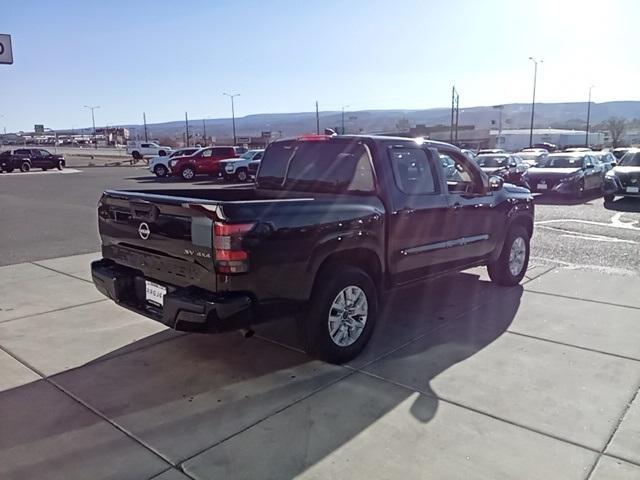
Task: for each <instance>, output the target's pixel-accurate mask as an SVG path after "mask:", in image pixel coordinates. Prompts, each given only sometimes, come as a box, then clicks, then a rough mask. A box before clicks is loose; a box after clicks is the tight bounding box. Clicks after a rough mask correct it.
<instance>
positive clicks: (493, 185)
mask: <svg viewBox="0 0 640 480" xmlns="http://www.w3.org/2000/svg"><path fill="white" fill-rule="evenodd" d="M503 185H504V179H503V178H502V177H498V176H497V175H492V176H491V177H489V190H491V191H492V192H494V191H496V190H500V189H501V188H502V186H503Z"/></svg>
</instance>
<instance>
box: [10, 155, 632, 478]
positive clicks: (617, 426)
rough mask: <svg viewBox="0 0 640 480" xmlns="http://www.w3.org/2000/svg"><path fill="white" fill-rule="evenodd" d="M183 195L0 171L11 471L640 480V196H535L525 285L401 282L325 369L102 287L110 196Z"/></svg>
mask: <svg viewBox="0 0 640 480" xmlns="http://www.w3.org/2000/svg"><path fill="white" fill-rule="evenodd" d="M176 185H179V187H180V188H184V187H185V185H189V186H190V187H193V188H197V187H199V186H200V187H203V186H207V187H212V186H214V187H215V185H216V182H215V181H212V180H210V179H207V178H202V179H201V180H198V181H196V182H194V183H193V184H185V183H183V182H179V183H176V182H174V181H170V180H163V181H158V180H156V179H155V177H153V176H151V175H150V174H149V172H148V171H146V170H144V169H143V168H139V167H114V168H78V169H75V170H69V169H68V170H65V171H63V172H57V171H56V172H47V173H46V174H39V173H38V172H31V173H28V174H11V175H6V174H3V175H0V204H2V205H3V208H2V209H0V225H2V229H0V243H1V244H2V245H3V246H4V247H3V248H2V249H1V250H0V265H1V266H0V425H2V428H0V478H25V479H30V478H60V479H71V478H78V479H86V478H122V479H151V478H154V479H161V480H174V479H188V478H197V479H209V478H211V479H213V478H292V477H295V476H300V477H303V478H396V477H402V478H434V479H442V478H486V479H497V478H504V479H514V478H518V479H523V478H527V479H529V478H531V479H550V478H558V479H618V478H619V479H631V478H640V395H638V391H639V389H640V322H639V321H638V320H639V319H640V296H639V295H638V293H637V291H638V280H639V278H640V255H639V253H640V203H639V202H634V201H632V200H629V199H626V200H617V201H615V202H613V203H611V204H607V205H606V207H605V205H604V204H603V201H602V198H599V197H591V198H586V199H582V200H579V201H578V200H576V201H567V200H561V199H557V198H538V199H537V201H536V231H535V234H534V237H533V243H532V258H531V265H530V269H529V272H528V275H527V277H526V278H525V280H524V281H523V283H522V285H520V286H517V287H512V288H505V287H498V286H496V285H494V284H492V283H491V282H489V280H488V277H487V275H486V273H485V270H484V269H480V268H478V269H473V270H468V271H466V272H463V273H460V274H456V275H450V276H447V277H444V278H441V279H438V280H434V281H430V282H425V283H421V284H418V285H414V286H412V287H409V288H405V289H402V290H399V291H397V292H395V293H394V294H393V295H392V296H391V298H390V299H389V301H388V302H387V304H386V306H385V310H384V312H383V314H382V316H381V319H380V324H379V325H378V327H377V330H376V332H375V334H374V337H373V338H372V340H371V342H370V344H369V346H368V347H367V349H366V350H365V351H364V353H363V354H362V355H360V356H359V357H358V358H357V359H355V360H354V361H352V362H350V363H349V364H347V365H344V366H334V365H328V364H325V363H322V362H319V361H316V360H313V359H311V358H310V357H308V356H307V355H305V354H304V352H303V351H302V350H301V347H300V343H299V341H298V338H297V335H296V329H295V325H293V324H292V322H288V321H285V322H280V323H273V324H267V325H262V326H259V327H258V328H256V331H257V334H256V335H255V336H254V337H252V338H250V339H245V338H243V337H242V336H241V335H240V334H238V333H236V332H232V333H228V334H224V335H217V336H205V335H197V334H183V333H177V332H174V331H171V330H167V329H165V328H164V327H163V326H162V325H160V324H158V323H155V322H153V321H151V320H148V319H146V318H144V317H141V316H138V315H136V314H134V313H129V312H128V311H125V310H123V309H121V308H118V307H116V306H115V305H114V304H113V303H112V302H110V301H108V300H106V299H105V298H104V297H103V296H102V295H101V294H100V293H98V292H97V291H96V289H95V288H94V287H93V285H92V283H91V279H90V274H89V263H90V261H91V260H92V259H94V258H98V256H99V254H98V253H97V251H98V249H99V239H98V237H97V230H96V203H97V200H98V197H99V194H100V192H101V191H102V190H104V189H106V188H163V189H164V188H172V187H175V186H176ZM36 193H37V194H36Z"/></svg>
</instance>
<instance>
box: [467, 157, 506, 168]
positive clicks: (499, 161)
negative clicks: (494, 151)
mask: <svg viewBox="0 0 640 480" xmlns="http://www.w3.org/2000/svg"><path fill="white" fill-rule="evenodd" d="M475 160H476V162H477V163H478V166H480V167H486V168H492V167H504V166H506V165H507V162H508V161H509V157H505V156H502V155H495V156H494V155H480V156H478V157H476V159H475Z"/></svg>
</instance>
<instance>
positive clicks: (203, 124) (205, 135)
mask: <svg viewBox="0 0 640 480" xmlns="http://www.w3.org/2000/svg"><path fill="white" fill-rule="evenodd" d="M202 138H203V140H202V141H203V142H204V145H202V146H203V147H206V146H207V124H206V123H205V122H204V118H203V119H202Z"/></svg>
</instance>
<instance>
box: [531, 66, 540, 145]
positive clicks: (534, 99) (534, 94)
mask: <svg viewBox="0 0 640 480" xmlns="http://www.w3.org/2000/svg"><path fill="white" fill-rule="evenodd" d="M529 60H531V61H532V62H533V65H534V67H533V99H532V100H531V128H530V129H529V147H531V146H532V145H533V116H534V114H535V111H536V81H537V79H538V62H540V63H543V62H542V60H536V59H535V58H533V57H529Z"/></svg>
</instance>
